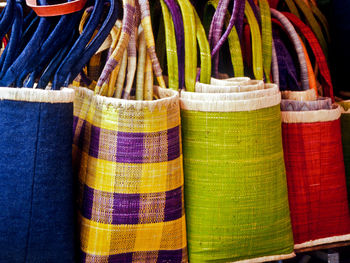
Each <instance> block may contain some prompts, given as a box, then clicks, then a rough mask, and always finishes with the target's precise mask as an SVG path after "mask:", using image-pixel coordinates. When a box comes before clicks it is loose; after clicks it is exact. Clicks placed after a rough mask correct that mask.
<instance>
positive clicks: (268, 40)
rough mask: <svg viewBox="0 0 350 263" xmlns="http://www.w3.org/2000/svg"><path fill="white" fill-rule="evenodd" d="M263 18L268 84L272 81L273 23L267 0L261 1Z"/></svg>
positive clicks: (264, 61) (263, 47) (263, 40)
mask: <svg viewBox="0 0 350 263" xmlns="http://www.w3.org/2000/svg"><path fill="white" fill-rule="evenodd" d="M259 7H260V16H261V34H262V53H263V67H264V72H265V79H266V82H268V83H269V82H271V81H270V74H271V64H272V23H271V12H270V6H269V3H268V1H267V0H259Z"/></svg>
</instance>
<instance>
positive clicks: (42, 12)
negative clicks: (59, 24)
mask: <svg viewBox="0 0 350 263" xmlns="http://www.w3.org/2000/svg"><path fill="white" fill-rule="evenodd" d="M86 1H87V0H74V1H72V2H67V3H63V4H56V5H40V6H39V5H37V3H36V0H26V4H27V6H29V7H30V8H32V9H33V10H34V12H35V13H36V14H37V15H38V16H43V17H48V16H61V15H67V14H71V13H74V12H79V11H80V10H82V9H83V7H84V6H85V4H86Z"/></svg>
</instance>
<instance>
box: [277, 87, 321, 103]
mask: <svg viewBox="0 0 350 263" xmlns="http://www.w3.org/2000/svg"><path fill="white" fill-rule="evenodd" d="M281 93H282V99H286V100H298V101H308V100H317V93H316V91H315V90H314V89H309V90H302V91H291V90H285V91H282V92H281Z"/></svg>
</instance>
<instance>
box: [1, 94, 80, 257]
mask: <svg viewBox="0 0 350 263" xmlns="http://www.w3.org/2000/svg"><path fill="white" fill-rule="evenodd" d="M73 99H74V91H73V90H70V89H63V90H60V91H52V90H41V89H27V88H0V123H1V131H0V137H1V140H0V149H1V152H2V154H1V156H0V210H1V213H0V222H1V226H0V261H1V262H53V263H56V262H57V263H59V262H67V263H73V262H75V247H74V245H75V242H74V241H75V240H74V232H75V231H74V223H75V219H74V197H73V175H72V125H73Z"/></svg>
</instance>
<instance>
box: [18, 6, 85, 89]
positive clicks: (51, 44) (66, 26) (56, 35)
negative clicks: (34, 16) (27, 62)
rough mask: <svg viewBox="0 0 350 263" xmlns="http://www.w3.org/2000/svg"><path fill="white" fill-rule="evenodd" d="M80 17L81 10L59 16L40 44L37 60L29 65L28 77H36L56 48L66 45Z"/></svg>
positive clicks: (51, 57) (28, 83)
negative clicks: (29, 73)
mask: <svg viewBox="0 0 350 263" xmlns="http://www.w3.org/2000/svg"><path fill="white" fill-rule="evenodd" d="M80 17H81V12H78V13H74V14H69V15H65V16H62V17H61V19H60V20H59V22H58V24H57V25H56V27H55V28H54V30H53V31H52V32H51V34H50V35H49V36H48V38H47V40H46V41H45V42H44V43H43V45H42V46H41V48H40V51H39V55H38V57H37V61H36V62H35V63H34V64H32V65H31V66H32V67H31V68H30V69H29V72H31V76H30V78H36V77H38V75H39V74H40V73H41V71H42V70H43V69H44V68H45V66H46V65H47V64H48V63H49V62H50V61H51V59H53V57H54V56H55V54H56V53H57V50H60V49H61V48H63V47H64V46H66V45H67V42H68V41H69V39H70V38H71V37H72V36H74V33H75V32H74V31H75V29H76V24H77V22H78V21H79V19H80ZM31 83H33V81H29V82H27V84H25V85H24V86H25V87H33V85H32V84H31ZM28 85H29V86H28Z"/></svg>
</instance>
